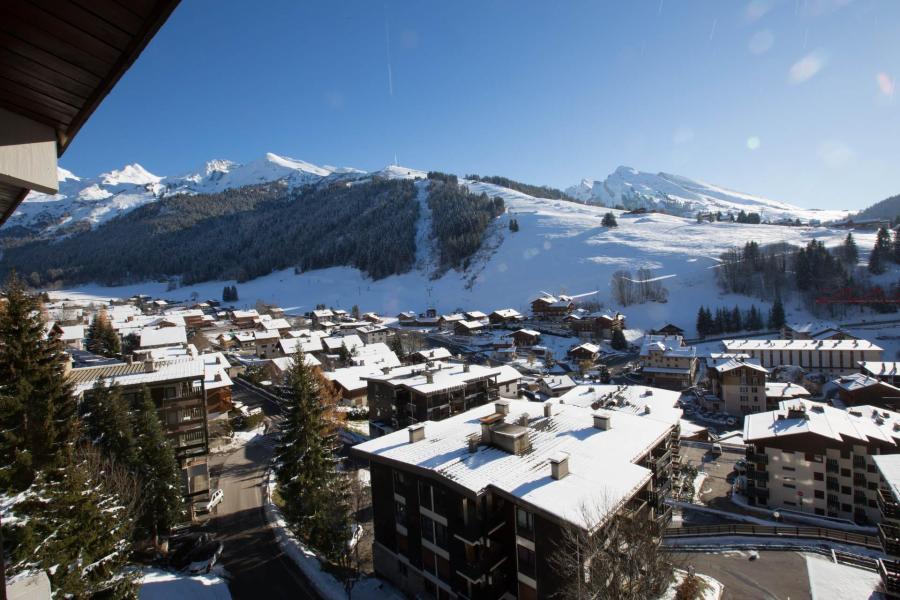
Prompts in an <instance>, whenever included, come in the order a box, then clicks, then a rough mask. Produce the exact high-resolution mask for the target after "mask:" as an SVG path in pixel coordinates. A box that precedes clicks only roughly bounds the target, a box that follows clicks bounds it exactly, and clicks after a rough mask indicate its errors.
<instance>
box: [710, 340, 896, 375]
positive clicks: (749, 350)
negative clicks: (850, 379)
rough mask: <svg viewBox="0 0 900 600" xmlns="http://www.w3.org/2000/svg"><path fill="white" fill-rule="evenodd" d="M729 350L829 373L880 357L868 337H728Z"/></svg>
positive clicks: (763, 361) (768, 362) (852, 369)
mask: <svg viewBox="0 0 900 600" xmlns="http://www.w3.org/2000/svg"><path fill="white" fill-rule="evenodd" d="M722 343H723V344H724V346H725V349H726V351H727V352H731V353H743V354H748V355H749V356H750V357H751V358H755V359H756V360H758V361H759V362H760V364H761V365H762V366H764V367H766V368H772V367H780V366H782V365H794V366H797V367H802V368H803V369H806V370H808V371H817V372H820V373H825V374H826V375H832V376H837V375H849V374H850V373H853V372H856V371H858V370H859V362H860V361H880V360H881V353H882V348H880V347H879V346H876V345H875V344H873V343H872V342H870V341H868V340H725V341H724V342H722Z"/></svg>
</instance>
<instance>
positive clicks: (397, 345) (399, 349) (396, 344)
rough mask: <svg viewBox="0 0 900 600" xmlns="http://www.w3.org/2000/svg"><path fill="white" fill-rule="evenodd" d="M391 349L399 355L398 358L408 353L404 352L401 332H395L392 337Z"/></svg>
mask: <svg viewBox="0 0 900 600" xmlns="http://www.w3.org/2000/svg"><path fill="white" fill-rule="evenodd" d="M390 347H391V350H393V351H394V354H396V355H397V358H399V359H401V360H402V359H403V357H404V356H406V354H405V353H404V352H403V340H401V339H400V334H399V333H395V334H394V337H392V338H391V343H390Z"/></svg>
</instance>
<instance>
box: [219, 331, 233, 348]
mask: <svg viewBox="0 0 900 600" xmlns="http://www.w3.org/2000/svg"><path fill="white" fill-rule="evenodd" d="M236 344H237V341H236V340H235V339H234V335H233V334H231V333H228V332H227V331H225V332H222V333H220V334H219V335H217V336H216V346H218V347H219V348H222V349H223V350H229V349H231V348H233V347H234V346H235V345H236Z"/></svg>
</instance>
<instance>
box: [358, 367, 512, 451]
mask: <svg viewBox="0 0 900 600" xmlns="http://www.w3.org/2000/svg"><path fill="white" fill-rule="evenodd" d="M499 376H500V369H499V368H488V367H484V366H481V365H470V364H467V363H457V362H443V361H441V362H431V363H420V364H416V365H407V366H402V367H391V366H385V367H383V368H382V369H381V372H380V373H373V374H371V375H363V376H361V377H360V378H361V379H362V380H364V381H366V384H367V389H366V398H367V401H368V404H369V429H370V431H371V433H372V435H374V436H377V435H381V434H383V433H387V432H390V431H395V430H397V429H400V428H402V427H406V426H407V425H411V424H413V423H419V422H422V421H439V420H442V419H446V418H447V417H450V416H452V415H456V414H459V413H462V412H465V411H467V410H469V409H471V408H473V407H475V406H480V405H482V404H485V403H488V402H491V401H493V400H497V399H498V398H499V397H500V391H499V383H498V381H497V380H498V377H499Z"/></svg>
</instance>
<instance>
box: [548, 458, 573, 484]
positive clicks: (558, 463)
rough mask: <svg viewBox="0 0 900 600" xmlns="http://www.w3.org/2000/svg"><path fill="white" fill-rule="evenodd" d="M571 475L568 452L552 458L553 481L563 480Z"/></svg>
mask: <svg viewBox="0 0 900 600" xmlns="http://www.w3.org/2000/svg"><path fill="white" fill-rule="evenodd" d="M568 474H569V455H568V453H566V452H557V453H556V454H554V455H553V456H551V457H550V476H551V477H552V478H553V479H557V480H559V479H562V478H563V477H565V476H566V475H568Z"/></svg>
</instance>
